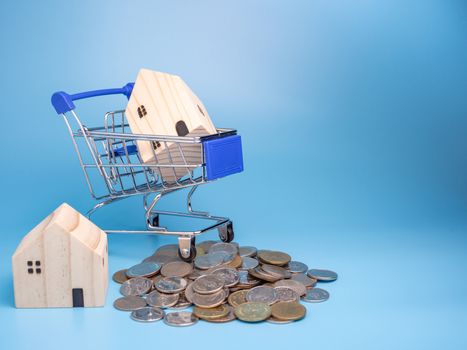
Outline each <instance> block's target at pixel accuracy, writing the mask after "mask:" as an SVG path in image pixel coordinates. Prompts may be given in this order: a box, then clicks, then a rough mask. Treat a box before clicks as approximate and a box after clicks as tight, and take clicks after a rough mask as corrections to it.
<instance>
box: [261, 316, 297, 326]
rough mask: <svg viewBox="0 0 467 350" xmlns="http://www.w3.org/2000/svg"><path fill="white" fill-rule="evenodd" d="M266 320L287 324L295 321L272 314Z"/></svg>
mask: <svg viewBox="0 0 467 350" xmlns="http://www.w3.org/2000/svg"><path fill="white" fill-rule="evenodd" d="M266 322H269V323H274V324H286V323H292V322H293V321H291V320H279V319H278V318H275V317H272V316H270V317H269V318H267V319H266Z"/></svg>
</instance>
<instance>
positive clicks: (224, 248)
mask: <svg viewBox="0 0 467 350" xmlns="http://www.w3.org/2000/svg"><path fill="white" fill-rule="evenodd" d="M219 252H225V253H228V254H232V255H233V256H235V255H237V254H238V248H237V246H236V245H235V244H232V243H223V242H221V243H216V244H213V245H212V246H211V248H209V253H210V254H212V253H219Z"/></svg>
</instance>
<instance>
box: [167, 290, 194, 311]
mask: <svg viewBox="0 0 467 350" xmlns="http://www.w3.org/2000/svg"><path fill="white" fill-rule="evenodd" d="M185 290H186V289H185ZM191 304H192V302H191V301H188V299H187V298H186V296H185V293H184V292H182V293H180V298H178V302H177V303H176V304H175V305H174V306H171V307H170V309H172V310H181V309H186V308H188V307H190V306H191Z"/></svg>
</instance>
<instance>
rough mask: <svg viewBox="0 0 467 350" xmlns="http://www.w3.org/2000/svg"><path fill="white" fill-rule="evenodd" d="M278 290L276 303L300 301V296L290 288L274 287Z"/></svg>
mask: <svg viewBox="0 0 467 350" xmlns="http://www.w3.org/2000/svg"><path fill="white" fill-rule="evenodd" d="M274 289H275V290H276V301H299V300H300V296H299V295H298V293H297V292H296V291H294V290H293V289H291V288H289V287H274Z"/></svg>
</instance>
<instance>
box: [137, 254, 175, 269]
mask: <svg viewBox="0 0 467 350" xmlns="http://www.w3.org/2000/svg"><path fill="white" fill-rule="evenodd" d="M173 261H180V258H179V257H178V256H166V255H161V256H155V255H152V256H150V257H147V258H146V259H144V260H143V262H154V263H156V264H158V265H161V266H162V265H164V264H167V263H169V262H173Z"/></svg>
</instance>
